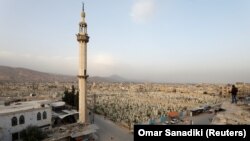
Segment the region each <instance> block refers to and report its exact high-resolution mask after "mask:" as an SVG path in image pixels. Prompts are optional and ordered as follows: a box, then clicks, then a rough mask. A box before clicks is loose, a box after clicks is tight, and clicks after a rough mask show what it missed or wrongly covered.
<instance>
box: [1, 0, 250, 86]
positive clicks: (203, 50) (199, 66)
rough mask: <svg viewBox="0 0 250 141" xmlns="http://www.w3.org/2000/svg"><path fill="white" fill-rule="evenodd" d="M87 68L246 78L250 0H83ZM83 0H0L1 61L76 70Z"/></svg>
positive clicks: (152, 76)
mask: <svg viewBox="0 0 250 141" xmlns="http://www.w3.org/2000/svg"><path fill="white" fill-rule="evenodd" d="M84 2H85V11H86V21H87V23H88V34H89V36H90V41H89V44H88V73H89V74H90V76H109V75H113V74H116V75H120V76H122V77H124V78H128V79H135V80H151V81H156V82H180V83H182V82H198V83H200V82H209V83H234V82H238V81H243V82H250V0H84ZM81 3H82V1H81V0H40V1H36V0H0V65H7V66H14V67H25V68H30V69H34V70H39V71H44V72H52V73H60V74H70V75H77V73H78V49H79V47H78V43H77V41H76V36H75V34H76V33H77V32H78V23H79V21H80V12H81Z"/></svg>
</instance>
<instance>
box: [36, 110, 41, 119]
mask: <svg viewBox="0 0 250 141" xmlns="http://www.w3.org/2000/svg"><path fill="white" fill-rule="evenodd" d="M37 120H41V113H40V112H38V113H37Z"/></svg>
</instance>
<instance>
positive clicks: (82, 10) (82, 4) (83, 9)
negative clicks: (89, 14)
mask: <svg viewBox="0 0 250 141" xmlns="http://www.w3.org/2000/svg"><path fill="white" fill-rule="evenodd" d="M82 11H84V2H82Z"/></svg>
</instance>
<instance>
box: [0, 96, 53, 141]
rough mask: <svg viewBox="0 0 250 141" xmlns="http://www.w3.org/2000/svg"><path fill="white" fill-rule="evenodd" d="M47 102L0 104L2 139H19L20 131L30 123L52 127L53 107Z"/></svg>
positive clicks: (42, 127) (43, 127) (7, 140)
mask: <svg viewBox="0 0 250 141" xmlns="http://www.w3.org/2000/svg"><path fill="white" fill-rule="evenodd" d="M47 103H48V101H45V100H41V101H29V102H18V103H13V104H11V105H9V106H4V105H0V140H1V141H15V140H19V139H20V132H21V131H22V130H23V129H26V127H28V126H29V125H33V126H38V127H40V128H41V129H43V130H45V129H49V128H51V116H52V114H51V107H50V106H48V105H47Z"/></svg>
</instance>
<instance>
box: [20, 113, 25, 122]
mask: <svg viewBox="0 0 250 141" xmlns="http://www.w3.org/2000/svg"><path fill="white" fill-rule="evenodd" d="M24 123H25V119H24V116H23V115H21V116H20V118H19V124H24Z"/></svg>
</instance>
